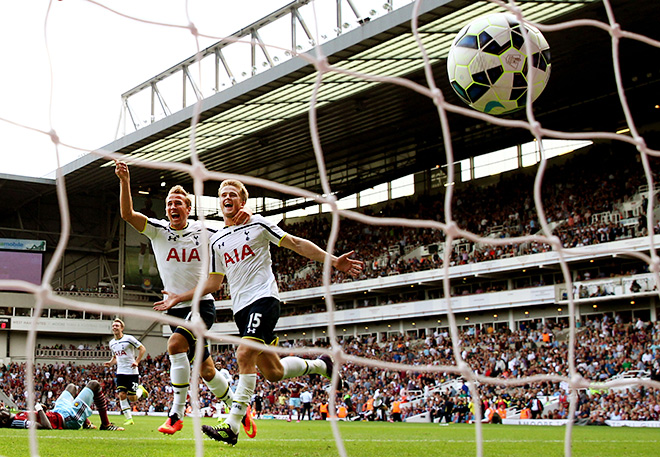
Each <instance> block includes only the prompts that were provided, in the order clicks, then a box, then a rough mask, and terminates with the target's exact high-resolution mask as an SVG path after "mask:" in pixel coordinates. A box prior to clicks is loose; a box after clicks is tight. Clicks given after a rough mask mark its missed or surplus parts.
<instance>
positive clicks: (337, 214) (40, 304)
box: [0, 1, 660, 456]
mask: <svg viewBox="0 0 660 457" xmlns="http://www.w3.org/2000/svg"><path fill="white" fill-rule="evenodd" d="M87 3H89V4H91V5H93V6H95V7H98V8H104V9H106V10H107V14H109V15H120V16H123V17H124V18H125V19H126V20H130V21H141V22H144V23H145V24H149V25H150V26H158V27H171V28H176V29H178V30H179V31H180V30H181V29H183V30H186V29H187V30H188V31H189V32H190V33H191V34H192V35H193V37H194V39H195V40H196V41H197V42H198V43H199V39H200V37H205V38H211V39H214V40H220V39H222V38H223V37H214V36H210V35H205V34H203V33H202V31H200V30H198V29H197V28H196V26H195V24H194V18H192V17H191V18H186V20H185V21H186V23H188V25H184V26H180V25H172V24H165V23H160V22H158V21H150V20H145V19H140V18H133V17H130V16H128V15H124V14H122V13H121V12H120V11H116V10H113V9H111V8H109V7H108V6H107V5H103V4H101V3H98V2H94V1H88V2H87ZM492 3H495V4H497V5H499V6H501V7H502V8H505V9H506V10H508V11H509V12H511V13H512V14H514V15H516V16H518V19H519V20H524V17H522V14H521V10H520V9H519V8H518V6H517V5H516V4H515V3H514V2H511V3H504V2H500V1H493V2H492ZM421 5H422V2H421V1H420V2H417V3H416V4H415V8H414V13H413V17H412V31H413V32H414V33H415V34H416V35H417V16H418V10H419V8H420V7H421ZM55 6H57V2H52V3H51V4H50V5H49V8H53V7H55ZM603 7H604V8H605V9H606V10H607V15H608V18H609V23H600V22H597V21H592V20H584V21H574V22H571V23H559V24H556V25H552V26H548V25H542V24H534V25H536V27H537V28H539V29H540V30H541V31H542V32H544V31H556V30H563V29H567V28H569V27H596V28H600V29H602V30H603V31H605V32H606V33H609V34H610V36H611V42H612V56H613V60H614V68H613V69H612V71H614V74H615V77H616V82H617V89H618V94H619V98H620V100H621V106H622V108H623V110H624V113H625V115H626V119H627V127H628V128H629V129H630V133H631V135H630V136H621V135H616V134H614V133H609V132H576V133H567V132H558V131H550V130H547V129H545V128H544V127H543V126H542V125H541V124H540V123H539V122H538V121H537V120H536V117H535V113H534V111H533V103H528V105H527V107H526V120H524V121H518V120H510V119H506V118H495V117H491V116H488V115H485V114H481V113H478V112H476V111H474V110H471V109H468V108H465V107H463V106H455V105H451V104H448V103H447V102H446V101H445V98H444V96H443V93H442V92H441V91H440V90H439V89H438V88H437V87H436V83H435V80H434V77H433V75H432V72H431V64H430V62H429V60H428V58H427V57H426V54H425V50H424V46H423V44H422V41H421V40H418V44H419V51H420V52H421V53H422V55H423V56H424V59H425V69H426V83H427V85H428V86H423V85H420V84H417V83H414V82H412V81H410V80H406V79H402V78H395V77H382V76H379V75H376V74H359V73H355V72H351V71H346V70H345V69H342V68H336V67H334V66H332V65H330V64H329V63H328V61H327V60H326V59H325V57H324V56H323V55H322V52H321V51H322V49H317V54H316V55H317V56H318V57H317V58H316V59H313V58H312V57H310V56H309V55H299V56H298V57H299V58H304V59H307V60H308V61H309V63H310V64H312V65H314V67H315V68H316V71H317V79H316V86H315V90H314V92H313V94H312V96H311V98H310V100H309V102H310V109H309V121H310V125H311V128H310V134H311V138H312V141H313V145H314V151H315V154H316V159H317V163H318V169H319V174H320V177H321V181H322V188H323V195H316V194H313V193H311V192H307V191H304V190H302V189H298V188H294V187H289V186H283V185H280V184H276V183H274V182H269V181H265V180H262V179H257V178H254V177H249V176H241V175H234V174H231V173H228V172H216V171H211V170H208V169H206V168H205V166H204V164H203V163H201V162H200V161H199V159H198V156H197V153H196V149H195V136H194V133H193V134H192V136H191V138H190V159H191V162H192V164H191V165H184V164H173V163H164V162H145V161H140V160H137V159H133V158H132V157H131V156H122V155H119V154H114V153H111V152H108V151H94V154H97V155H99V156H102V157H104V158H107V159H113V158H116V159H122V160H125V161H127V162H128V163H130V164H131V165H132V166H133V167H148V168H153V169H162V170H175V171H180V172H183V173H188V174H189V175H190V176H191V177H192V178H193V179H194V192H195V194H196V195H202V194H203V183H204V182H205V181H208V180H216V181H221V180H224V179H229V178H234V179H239V180H241V181H242V182H244V183H245V184H246V185H247V186H258V187H263V188H266V189H272V190H276V191H278V192H283V193H286V194H289V195H291V196H294V197H304V198H311V199H314V200H315V201H316V202H318V203H323V204H327V205H329V206H330V207H331V208H332V225H331V232H330V237H329V239H328V245H327V249H328V251H331V252H332V251H333V250H334V246H335V243H336V241H337V239H338V237H340V218H348V219H353V220H356V221H359V222H362V223H365V224H371V225H385V226H400V227H415V228H429V229H432V230H438V231H442V232H444V234H445V235H446V240H445V245H446V246H451V244H452V242H453V241H454V240H456V239H459V238H465V239H468V240H471V241H473V242H479V243H484V244H488V245H494V246H498V245H502V246H503V245H508V244H511V243H523V242H526V241H527V242H539V243H545V244H547V245H550V246H552V248H553V249H554V250H555V251H556V252H557V254H558V256H559V260H560V264H561V270H562V273H563V276H564V278H565V283H566V287H567V290H572V289H573V284H572V278H571V274H570V270H569V267H568V264H567V261H568V260H569V259H570V258H571V257H572V256H576V255H580V254H585V253H587V252H586V251H584V250H580V249H570V250H568V249H565V248H564V247H563V246H562V243H561V241H560V240H559V238H558V237H557V236H555V235H553V233H552V230H551V228H550V226H549V224H548V219H547V217H546V214H545V210H544V206H543V202H542V198H541V191H542V186H543V178H544V173H545V170H546V165H547V161H546V158H545V154H544V153H543V150H542V154H541V162H540V165H539V167H538V172H537V174H536V181H535V185H534V189H533V195H534V202H535V207H536V211H537V213H538V216H539V220H540V223H541V227H542V231H543V233H544V235H542V236H527V237H520V238H507V239H493V238H482V237H480V236H477V235H476V234H474V233H471V232H469V231H467V230H465V229H464V228H462V227H460V226H459V225H458V224H457V222H456V221H455V220H454V218H453V213H452V203H453V200H454V198H453V187H452V186H448V187H447V191H446V197H445V207H444V208H445V211H444V219H445V221H446V222H445V223H440V222H437V221H433V220H412V219H402V218H377V217H370V216H366V215H364V214H360V213H357V212H353V211H347V210H340V209H338V207H337V204H336V199H335V198H334V197H333V196H332V192H333V189H332V188H331V187H330V185H329V183H328V181H327V178H326V176H327V173H326V169H325V165H324V157H323V145H322V143H321V141H320V138H319V132H318V129H317V117H316V115H317V112H316V109H315V107H316V102H317V94H318V90H319V88H320V87H321V84H322V79H323V76H324V75H325V74H327V73H334V72H336V73H344V74H346V75H348V76H350V77H352V78H357V79H364V80H369V81H378V82H381V83H385V84H396V85H400V86H403V87H405V88H408V89H410V90H412V91H415V92H417V93H419V94H422V95H424V96H426V97H428V98H429V99H431V100H432V101H433V102H434V103H435V105H436V106H437V110H438V118H439V121H440V126H441V128H442V136H443V138H444V143H445V148H446V151H447V157H446V162H447V163H448V164H452V163H454V158H453V154H452V143H451V131H450V127H449V124H448V121H447V113H456V114H460V115H464V116H468V117H472V118H478V119H481V120H483V121H487V122H491V123H493V124H497V125H500V126H503V127H507V128H512V129H525V130H528V131H529V132H530V133H531V134H532V135H533V136H534V137H535V138H536V139H537V140H539V144H542V142H541V141H540V140H541V139H542V138H545V137H552V138H559V139H586V140H593V139H607V140H612V141H615V142H616V141H622V142H626V143H629V144H631V145H633V146H635V147H636V148H637V149H638V151H639V154H640V157H641V161H642V164H643V167H644V172H645V177H646V181H647V184H648V189H649V196H650V198H649V200H648V207H647V214H648V219H647V229H648V233H649V235H648V242H649V251H650V255H644V254H641V253H639V252H627V254H628V255H631V256H634V257H637V258H639V259H640V260H643V261H644V262H646V263H647V264H648V265H649V270H650V272H651V273H652V274H653V277H654V278H655V281H656V283H660V276H659V275H658V270H659V266H660V263H659V259H658V256H657V255H656V251H655V245H654V240H653V233H654V230H653V228H654V225H655V222H654V219H653V208H654V182H653V177H652V170H651V168H650V164H649V156H656V155H658V152H657V151H652V150H650V149H649V148H647V146H646V144H645V142H644V138H643V137H642V136H640V134H639V133H638V130H637V127H636V125H635V122H634V119H633V118H632V116H631V114H630V110H629V108H628V105H627V102H626V94H625V92H624V89H623V85H622V82H621V75H620V67H619V42H620V40H621V39H622V38H627V39H630V40H637V41H640V42H643V43H646V44H648V45H649V46H653V47H660V43H659V42H658V41H655V40H652V39H649V38H647V37H644V36H640V35H637V34H634V33H631V32H627V31H625V30H622V29H621V28H620V27H619V25H618V24H617V22H616V17H615V15H614V13H613V11H612V10H611V8H610V4H609V2H608V1H604V2H603ZM45 25H46V26H47V25H48V15H46V18H45ZM320 41H321V40H320V39H318V40H317V42H320ZM46 43H47V44H48V41H47V40H46ZM198 49H200V46H198ZM277 49H279V50H281V51H287V52H290V53H293V54H295V53H296V52H297V50H295V49H293V50H290V49H288V50H287V49H283V48H281V47H280V48H277ZM200 73H201V72H200ZM56 76H57V74H56V72H55V74H54V76H53V77H52V81H53V84H57V78H56ZM563 83H564V82H562V81H556V80H555V81H553V80H551V82H550V84H563ZM200 86H201V84H200ZM51 110H52V107H51ZM200 110H201V103H197V104H196V105H195V115H194V118H193V121H192V124H193V125H192V126H193V128H192V129H191V131H192V132H194V131H195V129H194V127H195V125H196V124H197V122H198V119H199V114H200ZM1 120H2V121H3V122H5V123H11V124H13V125H17V126H19V127H21V128H25V129H32V130H36V131H39V130H38V129H33V128H32V127H30V126H29V125H25V123H20V122H16V121H13V120H12V119H1ZM51 125H54V123H53V124H51ZM39 132H40V133H41V134H43V135H45V136H46V137H50V139H51V141H52V142H53V149H54V152H55V154H56V155H57V157H58V164H59V153H60V148H62V147H67V148H71V149H74V150H75V149H78V150H80V151H81V152H87V150H86V149H84V148H77V147H76V146H75V145H68V144H65V143H64V142H63V141H62V140H60V138H58V135H57V132H56V131H55V130H54V127H51V128H50V129H48V130H45V131H39ZM228 171H231V170H228ZM109 172H110V170H109ZM447 182H449V183H452V182H454V170H453V168H452V167H448V177H447ZM57 193H58V201H59V204H60V211H61V223H62V236H61V238H60V241H59V243H58V245H57V248H56V251H55V253H54V255H53V258H52V260H51V262H50V263H49V265H48V266H47V268H46V269H45V272H44V276H43V283H42V285H40V286H35V285H31V284H29V283H26V282H22V281H0V284H2V286H3V288H5V289H13V290H18V291H25V292H29V293H32V294H34V296H35V298H36V305H35V310H34V316H40V315H41V313H42V310H43V309H44V308H45V307H47V306H51V305H56V306H62V307H65V308H68V309H71V310H81V311H82V310H85V311H87V312H98V313H109V312H110V313H116V314H120V315H124V316H127V317H139V318H144V319H151V320H154V321H159V322H162V323H166V324H180V323H181V322H182V321H180V320H178V319H175V318H171V317H168V316H165V315H162V314H160V313H156V312H149V311H142V310H139V309H131V308H124V307H108V306H102V305H99V304H94V303H83V302H79V301H74V300H71V299H67V298H66V297H64V296H60V295H56V294H54V293H53V290H52V288H51V286H50V284H51V283H52V280H53V277H54V274H55V272H56V270H57V268H58V265H59V264H60V261H61V259H62V256H63V255H64V253H65V251H66V249H67V244H68V240H69V235H70V229H71V226H70V212H69V206H68V202H67V196H66V183H65V181H64V179H63V175H62V169H61V168H58V170H57ZM202 220H203V216H202ZM207 241H208V240H207ZM204 246H205V249H204V263H205V264H206V265H208V247H207V246H206V245H204ZM450 252H451V249H445V250H444V263H443V265H444V266H443V268H444V279H443V282H444V289H445V291H446V293H445V300H446V306H447V316H448V319H449V327H450V330H451V332H450V333H451V341H452V346H453V353H454V355H455V364H454V365H447V366H437V365H428V366H419V365H416V366H414V371H416V372H435V373H440V372H444V373H454V374H457V375H461V376H462V377H464V378H465V379H466V380H467V381H468V385H469V388H470V392H471V395H472V397H473V398H474V399H479V398H480V393H479V390H478V388H477V383H481V384H497V385H502V386H522V385H526V384H530V383H534V382H540V381H553V382H562V381H563V382H566V383H567V384H568V386H569V387H570V392H571V395H570V409H569V417H574V415H575V411H576V404H577V396H576V391H577V389H582V388H587V387H590V386H592V384H591V383H590V382H589V381H587V380H585V379H584V378H582V377H581V376H580V375H579V373H578V370H577V369H576V364H575V344H576V328H575V320H574V316H575V304H574V300H573V295H572V294H568V297H567V298H568V304H569V310H568V315H569V316H570V320H569V329H570V339H569V352H568V364H569V370H568V375H567V376H560V375H538V376H532V377H525V378H517V379H494V378H490V377H486V376H483V375H480V374H477V373H476V372H475V368H478V367H471V366H470V365H469V364H467V363H466V362H465V361H464V360H463V359H462V357H461V350H460V349H461V348H460V343H459V337H458V335H459V332H458V327H457V323H456V320H455V316H454V313H453V311H452V303H453V299H452V298H451V296H450V294H449V292H448V291H449V290H450V279H449V266H450V261H449V256H450ZM607 252H610V253H613V254H614V253H617V254H618V253H619V252H617V251H614V250H611V251H607ZM205 270H206V268H204V269H203V271H205ZM330 277H331V266H330V264H329V263H328V262H326V264H325V265H324V269H323V284H324V290H325V296H326V298H327V300H326V303H327V307H328V312H327V318H328V337H329V340H330V342H331V346H330V349H329V350H326V351H325V352H326V353H329V354H330V355H331V356H332V357H333V358H334V359H335V361H336V364H335V368H334V371H335V373H334V374H335V375H336V374H337V372H338V369H339V367H340V366H341V364H342V363H345V362H351V363H354V364H359V365H364V366H372V367H377V368H379V369H389V370H397V371H403V370H411V369H412V367H411V366H410V365H407V364H401V363H384V362H382V361H380V360H372V359H368V358H363V357H356V356H353V355H349V354H347V353H346V352H345V351H344V350H343V348H342V346H341V345H340V344H339V343H338V342H337V333H336V329H335V325H334V323H335V320H334V319H335V317H334V316H335V315H334V301H333V297H332V294H331V292H330ZM200 284H201V283H200ZM199 293H200V289H198V290H197V296H196V300H195V302H196V303H195V305H194V310H195V311H197V310H198V302H197V300H198V299H199ZM37 320H38V318H35V319H34V320H33V322H32V327H31V329H30V332H29V337H28V348H27V351H26V352H27V353H28V354H34V349H35V343H36V336H37V331H36V328H37ZM187 327H188V328H191V329H192V330H194V332H195V334H196V335H197V336H198V337H202V336H205V337H207V338H209V339H211V340H215V341H217V340H219V339H218V338H217V336H214V335H210V334H207V332H206V328H205V326H204V324H203V322H202V321H201V319H199V318H197V319H196V320H193V323H192V325H190V324H188V325H187ZM222 341H223V342H224V343H232V344H238V343H241V344H246V342H245V341H241V340H240V339H239V338H235V337H223V338H222ZM247 344H254V343H247ZM198 346H199V345H198ZM255 347H256V344H255ZM269 350H272V351H274V352H277V353H279V354H291V353H295V354H309V353H316V354H318V353H319V349H318V348H303V349H292V348H287V349H278V348H269ZM201 351H202V347H201V346H199V347H198V348H197V355H198V357H196V361H197V362H196V363H195V364H194V366H193V375H192V378H191V385H197V384H198V383H197V382H196V381H197V380H198V377H199V371H200V364H199V360H201V357H199V356H200V355H201ZM33 370H34V358H33V357H32V356H31V357H29V359H28V363H27V374H26V379H27V386H26V387H27V389H28V391H29V393H30V395H29V401H28V408H29V409H30V410H33V407H34V403H35V396H34V382H33ZM631 383H633V384H636V385H640V386H641V385H644V386H648V387H653V388H658V387H660V384H659V383H657V382H652V381H646V380H632V381H631V380H630V379H626V380H619V381H611V382H608V383H606V386H610V387H612V386H617V385H624V384H626V385H630V384H631ZM335 387H336V386H333V390H332V391H331V392H330V395H329V399H330V408H331V410H333V409H334V408H335V395H334V393H335V390H334V389H335ZM599 387H600V388H602V387H603V385H602V384H601V385H599ZM191 397H192V402H191V403H192V404H193V405H194V407H195V408H197V398H198V397H197V392H196V389H191ZM475 416H476V417H477V418H479V417H482V411H481V407H480V402H479V401H475ZM193 421H194V428H195V438H196V455H203V441H202V437H201V433H200V431H199V428H200V427H199V425H200V418H199V417H198V416H195V417H194V418H193ZM332 429H333V433H334V436H335V439H336V443H337V450H338V453H339V454H340V455H342V456H345V455H346V450H345V448H344V445H343V442H342V438H341V435H340V432H339V428H338V426H337V423H336V421H333V422H332ZM475 430H476V437H477V448H476V454H477V455H478V456H481V455H482V453H483V451H482V449H483V440H482V432H481V422H480V421H479V420H476V421H475ZM30 438H31V453H32V455H38V446H37V440H36V433H35V430H34V429H32V430H31V432H30ZM571 439H572V422H571V421H569V422H568V425H567V427H566V438H565V454H566V455H567V456H570V455H571V453H572V451H571Z"/></svg>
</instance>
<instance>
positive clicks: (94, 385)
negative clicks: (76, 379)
mask: <svg viewBox="0 0 660 457" xmlns="http://www.w3.org/2000/svg"><path fill="white" fill-rule="evenodd" d="M85 387H87V388H89V389H90V390H91V391H92V392H98V391H99V390H100V389H101V384H99V382H98V381H96V380H92V381H89V382H88V383H87V386H85Z"/></svg>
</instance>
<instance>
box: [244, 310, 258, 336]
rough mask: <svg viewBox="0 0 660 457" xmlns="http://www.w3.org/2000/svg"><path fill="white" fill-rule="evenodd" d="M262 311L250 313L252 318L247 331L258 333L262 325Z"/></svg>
mask: <svg viewBox="0 0 660 457" xmlns="http://www.w3.org/2000/svg"><path fill="white" fill-rule="evenodd" d="M261 316H262V314H261V313H252V314H250V319H249V321H248V325H247V330H246V331H245V333H247V334H250V333H257V329H258V328H259V325H261Z"/></svg>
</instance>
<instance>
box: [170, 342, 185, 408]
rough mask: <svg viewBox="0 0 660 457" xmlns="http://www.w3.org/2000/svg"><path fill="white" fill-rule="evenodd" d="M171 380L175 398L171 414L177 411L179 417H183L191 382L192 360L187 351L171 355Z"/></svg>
mask: <svg viewBox="0 0 660 457" xmlns="http://www.w3.org/2000/svg"><path fill="white" fill-rule="evenodd" d="M170 382H171V383H172V388H173V389H174V398H173V399H172V409H171V410H170V414H169V415H170V416H171V415H172V414H174V413H177V414H178V415H179V419H183V416H184V413H183V410H184V409H185V407H186V396H187V395H188V387H189V384H190V362H189V361H188V355H187V354H186V353H185V352H182V353H180V354H171V355H170Z"/></svg>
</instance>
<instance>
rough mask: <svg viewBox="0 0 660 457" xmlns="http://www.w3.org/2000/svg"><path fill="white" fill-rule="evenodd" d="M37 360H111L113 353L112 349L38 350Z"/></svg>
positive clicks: (36, 353) (36, 352)
mask: <svg viewBox="0 0 660 457" xmlns="http://www.w3.org/2000/svg"><path fill="white" fill-rule="evenodd" d="M34 356H35V358H37V359H73V360H78V359H86V360H90V359H102V360H110V359H111V358H112V351H111V350H110V349H48V348H38V349H36V350H35V353H34Z"/></svg>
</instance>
